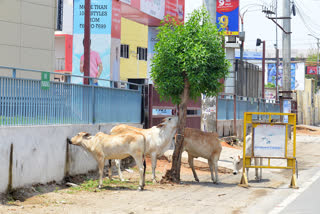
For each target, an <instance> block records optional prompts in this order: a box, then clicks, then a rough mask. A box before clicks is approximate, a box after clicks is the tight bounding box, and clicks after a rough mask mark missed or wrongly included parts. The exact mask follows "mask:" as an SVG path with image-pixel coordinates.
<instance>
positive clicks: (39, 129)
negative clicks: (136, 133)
mask: <svg viewBox="0 0 320 214" xmlns="http://www.w3.org/2000/svg"><path fill="white" fill-rule="evenodd" d="M114 125H115V124H101V125H64V126H35V127H5V128H0V139H1V143H0V162H1V164H0V193H1V192H5V191H6V190H7V187H8V183H9V163H10V158H9V157H10V146H11V144H12V145H13V164H12V187H13V188H18V187H23V186H26V185H32V184H37V183H43V184H45V183H47V182H50V181H57V182H59V181H61V180H62V179H63V178H64V176H65V175H66V171H68V172H69V175H75V174H82V173H87V172H88V171H90V170H95V169H96V168H97V163H96V161H95V160H94V159H93V158H92V156H91V155H90V154H89V153H87V152H85V151H84V149H82V148H80V147H77V146H73V145H69V155H67V142H66V139H67V137H72V136H74V135H76V134H77V133H78V132H80V131H86V132H89V133H91V134H95V133H97V132H98V131H102V132H105V133H108V132H109V131H110V130H111V128H112V127H113V126H114ZM129 125H130V124H129ZM131 125H133V126H137V127H141V125H140V124H131ZM67 157H68V162H69V164H66V163H67Z"/></svg>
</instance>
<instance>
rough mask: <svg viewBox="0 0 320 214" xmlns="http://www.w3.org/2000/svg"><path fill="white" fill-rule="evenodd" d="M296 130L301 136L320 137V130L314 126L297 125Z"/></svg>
mask: <svg viewBox="0 0 320 214" xmlns="http://www.w3.org/2000/svg"><path fill="white" fill-rule="evenodd" d="M296 130H297V134H299V135H313V136H314V135H320V128H317V127H314V126H313V127H311V126H304V125H297V127H296Z"/></svg>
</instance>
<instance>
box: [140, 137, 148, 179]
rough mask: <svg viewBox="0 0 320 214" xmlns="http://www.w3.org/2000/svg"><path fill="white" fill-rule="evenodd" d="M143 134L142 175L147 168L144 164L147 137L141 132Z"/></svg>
mask: <svg viewBox="0 0 320 214" xmlns="http://www.w3.org/2000/svg"><path fill="white" fill-rule="evenodd" d="M141 135H142V136H143V146H144V148H143V150H144V151H143V156H142V158H143V176H145V175H146V169H147V164H146V152H147V139H146V136H144V134H141Z"/></svg>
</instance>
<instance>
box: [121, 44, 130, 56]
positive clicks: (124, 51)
mask: <svg viewBox="0 0 320 214" xmlns="http://www.w3.org/2000/svg"><path fill="white" fill-rule="evenodd" d="M120 57H122V58H127V59H128V58H129V45H123V44H121V50H120Z"/></svg>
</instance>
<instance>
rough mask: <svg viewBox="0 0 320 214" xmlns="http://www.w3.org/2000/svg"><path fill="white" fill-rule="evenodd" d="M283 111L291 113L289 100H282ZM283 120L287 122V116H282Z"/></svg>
mask: <svg viewBox="0 0 320 214" xmlns="http://www.w3.org/2000/svg"><path fill="white" fill-rule="evenodd" d="M283 113H291V101H290V100H283ZM283 122H284V123H288V116H287V115H285V116H283Z"/></svg>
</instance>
